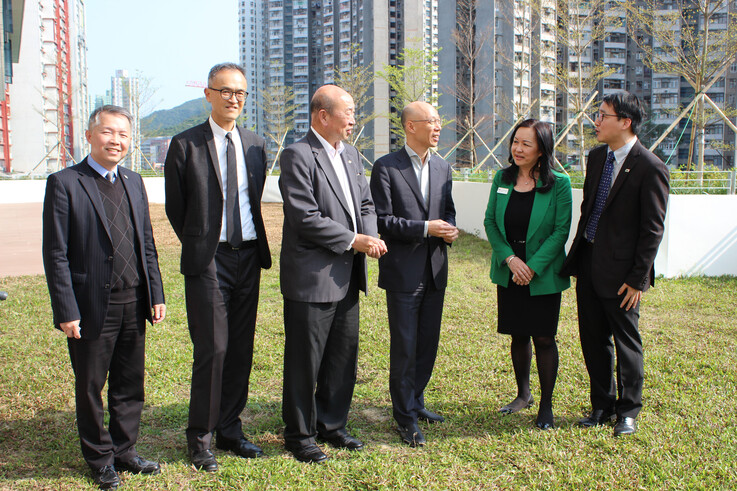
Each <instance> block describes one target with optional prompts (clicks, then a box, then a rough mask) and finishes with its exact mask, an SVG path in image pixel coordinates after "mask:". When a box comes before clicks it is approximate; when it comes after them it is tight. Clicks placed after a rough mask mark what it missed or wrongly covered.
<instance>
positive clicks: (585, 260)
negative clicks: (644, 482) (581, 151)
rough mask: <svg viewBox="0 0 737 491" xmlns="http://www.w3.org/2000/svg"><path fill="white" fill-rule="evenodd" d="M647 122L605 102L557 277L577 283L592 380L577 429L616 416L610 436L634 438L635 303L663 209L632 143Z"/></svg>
mask: <svg viewBox="0 0 737 491" xmlns="http://www.w3.org/2000/svg"><path fill="white" fill-rule="evenodd" d="M644 117H645V111H644V108H643V106H642V104H641V103H640V101H639V99H638V98H637V96H635V95H634V94H630V93H628V92H619V93H615V94H610V95H608V96H606V97H604V100H603V102H602V104H601V106H600V108H599V111H598V112H597V113H596V116H595V126H596V138H597V140H599V141H600V142H601V143H604V145H601V146H598V147H596V148H594V149H593V150H592V151H591V153H589V158H588V172H587V174H586V180H585V182H584V188H583V203H582V204H581V219H580V221H579V223H578V231H577V233H576V238H575V239H574V241H573V245H572V246H571V250H570V252H569V255H568V258H567V259H566V262H565V264H564V265H563V270H562V272H561V274H570V275H573V276H576V277H577V282H576V295H577V298H578V322H579V331H580V336H581V349H582V351H583V355H584V359H585V361H586V369H587V370H588V372H589V377H590V380H591V392H590V395H591V405H592V410H591V412H590V413H589V415H588V416H587V417H585V418H583V419H581V420H580V421H579V424H580V425H581V426H583V427H594V426H599V425H602V424H605V423H607V422H609V421H611V419H612V418H613V417H614V416H616V423H615V426H614V435H615V436H620V435H629V434H632V433H634V432H635V431H637V416H638V414H639V412H640V409H641V408H642V385H643V379H644V367H643V357H642V339H641V338H640V332H639V329H638V321H639V317H640V299H641V298H642V294H643V293H644V292H645V291H646V290H647V289H648V288H649V287H650V286H651V285H654V277H655V270H654V268H653V264H654V262H655V256H656V254H657V252H658V246H659V245H660V241H661V239H662V237H663V229H664V221H665V210H666V205H667V202H668V189H669V187H668V169H667V168H666V166H665V165H664V164H663V162H662V161H661V160H660V159H659V158H658V157H656V156H655V155H654V154H653V153H652V152H650V151H648V150H647V149H646V148H645V147H644V146H642V144H641V143H640V142H639V140H638V139H637V132H638V130H639V127H640V123H641V122H642V121H643V119H644ZM612 340H613V341H612ZM615 349H616V362H617V380H616V382H617V383H616V385H615V380H614V374H613V370H614V353H615Z"/></svg>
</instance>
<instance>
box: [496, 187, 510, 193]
mask: <svg viewBox="0 0 737 491" xmlns="http://www.w3.org/2000/svg"><path fill="white" fill-rule="evenodd" d="M496 192H497V193H498V194H508V193H509V188H496Z"/></svg>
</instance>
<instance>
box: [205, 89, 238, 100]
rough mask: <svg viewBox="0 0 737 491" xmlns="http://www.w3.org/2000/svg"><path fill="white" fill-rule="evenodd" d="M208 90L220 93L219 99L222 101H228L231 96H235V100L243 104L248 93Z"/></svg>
mask: <svg viewBox="0 0 737 491" xmlns="http://www.w3.org/2000/svg"><path fill="white" fill-rule="evenodd" d="M208 89H210V90H216V91H218V92H220V97H222V98H223V99H224V100H226V101H229V100H230V98H231V97H233V95H235V98H236V100H238V101H240V102H243V101H245V100H246V97H248V92H246V91H245V90H231V89H214V88H212V87H208Z"/></svg>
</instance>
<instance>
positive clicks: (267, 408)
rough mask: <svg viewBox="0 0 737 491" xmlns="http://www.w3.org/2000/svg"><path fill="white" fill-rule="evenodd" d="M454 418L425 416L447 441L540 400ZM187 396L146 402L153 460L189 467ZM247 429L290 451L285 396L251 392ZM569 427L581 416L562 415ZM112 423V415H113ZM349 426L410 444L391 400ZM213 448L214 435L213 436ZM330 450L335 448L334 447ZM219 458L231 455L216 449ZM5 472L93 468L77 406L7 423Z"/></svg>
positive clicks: (523, 426) (366, 409)
mask: <svg viewBox="0 0 737 491" xmlns="http://www.w3.org/2000/svg"><path fill="white" fill-rule="evenodd" d="M433 409H434V410H437V411H439V412H441V413H442V414H444V415H445V417H446V418H447V420H446V422H445V423H442V424H432V425H430V424H428V423H424V422H423V423H420V428H421V429H422V431H423V432H424V433H425V436H426V438H427V439H428V444H430V445H432V444H438V443H442V442H443V441H444V440H466V439H477V438H486V437H491V438H493V439H496V438H498V437H503V436H504V435H505V434H512V433H518V432H520V431H528V430H531V429H533V427H534V421H535V414H536V412H535V409H534V407H533V408H531V409H529V410H526V411H521V412H520V413H517V414H514V415H510V416H502V415H500V414H499V413H498V412H497V410H496V409H493V408H473V407H469V404H464V403H461V402H459V403H456V404H442V405H438V406H437V407H433ZM187 414H188V404H187V403H176V404H169V405H164V406H147V407H145V408H144V411H143V414H142V417H141V432H140V435H139V438H138V442H137V444H136V449H137V450H138V452H139V453H140V454H141V455H142V456H143V457H145V458H147V459H153V460H157V461H159V462H161V463H166V464H175V465H181V466H183V467H187V466H189V458H188V456H187V444H186V438H185V429H186V426H187ZM241 419H242V420H243V428H244V432H245V434H246V436H247V437H248V438H249V439H250V440H252V441H253V442H254V443H256V444H257V445H259V446H261V447H262V448H263V449H264V451H265V453H266V455H267V456H268V457H278V456H283V455H287V453H286V451H285V450H284V440H283V437H282V432H283V429H284V425H283V422H282V419H281V402H280V401H273V400H259V399H255V398H254V399H252V400H251V401H249V404H248V407H247V408H246V410H245V411H244V413H243V414H242V415H241ZM556 423H557V425H558V426H559V427H560V428H563V429H565V428H566V427H570V426H572V425H574V424H575V419H574V418H570V419H568V418H558V419H556ZM106 424H107V419H106ZM348 429H349V431H350V432H351V433H352V434H354V435H355V436H357V437H358V438H361V439H362V440H363V441H364V442H365V443H366V447H367V450H368V451H371V450H372V449H374V450H375V449H385V450H387V449H391V448H393V447H396V448H397V449H400V448H402V449H403V448H404V445H403V444H402V443H401V442H400V441H399V437H398V435H397V433H396V424H395V422H394V420H393V418H392V416H391V406H389V405H383V406H373V405H365V404H356V403H354V404H353V407H352V409H351V414H350V416H349V423H348ZM213 450H215V449H214V442H213ZM329 451H334V450H333V449H330V450H329ZM215 454H216V456H217V457H218V459H221V458H223V457H226V456H231V455H230V454H228V453H226V452H222V451H217V450H215ZM0 456H2V457H0V477H1V478H2V479H7V480H13V481H16V480H23V479H35V480H45V479H59V478H70V477H78V476H80V475H89V469H88V468H87V466H86V464H85V462H84V460H83V458H82V455H81V451H80V448H79V440H78V434H77V426H76V422H75V414H74V413H73V412H71V411H42V412H38V413H37V414H36V415H35V417H33V418H30V419H23V420H11V421H3V422H2V423H0Z"/></svg>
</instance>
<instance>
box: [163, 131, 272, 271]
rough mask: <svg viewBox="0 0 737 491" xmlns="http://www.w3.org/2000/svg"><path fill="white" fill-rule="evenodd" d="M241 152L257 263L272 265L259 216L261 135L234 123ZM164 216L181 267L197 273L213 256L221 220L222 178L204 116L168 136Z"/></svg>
mask: <svg viewBox="0 0 737 491" xmlns="http://www.w3.org/2000/svg"><path fill="white" fill-rule="evenodd" d="M238 132H239V134H240V138H241V142H242V144H243V152H244V154H245V156H246V168H247V171H248V172H247V175H248V198H249V201H250V204H251V214H252V215H253V223H254V225H255V227H256V236H257V240H258V252H259V259H260V262H261V267H262V268H265V269H268V268H270V267H271V253H270V252H269V244H268V241H267V240H266V230H265V229H264V221H263V218H262V216H261V196H262V195H263V193H264V183H265V182H266V148H265V142H264V139H263V138H261V137H260V136H258V135H256V134H255V133H253V132H251V131H248V130H246V129H244V128H238ZM164 176H165V178H166V179H165V180H166V215H167V216H168V217H169V221H170V222H171V226H172V228H173V229H174V232H175V233H176V234H177V237H179V241H180V242H181V243H182V258H181V272H182V274H184V275H198V274H201V273H202V272H203V271H204V270H205V268H206V267H207V265H208V264H210V262H211V261H212V259H213V257H215V250H216V249H217V246H218V242H219V241H220V232H221V230H222V223H223V203H224V201H223V181H222V178H221V176H220V164H219V162H218V155H217V150H216V149H215V141H214V137H213V134H212V128H210V123H209V120H208V121H205V122H204V123H202V124H200V125H197V126H195V127H193V128H190V129H188V130H187V131H184V132H182V133H180V134H178V135H176V136H175V137H174V138H172V140H171V144H170V145H169V151H168V152H167V154H166V162H165V164H164Z"/></svg>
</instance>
